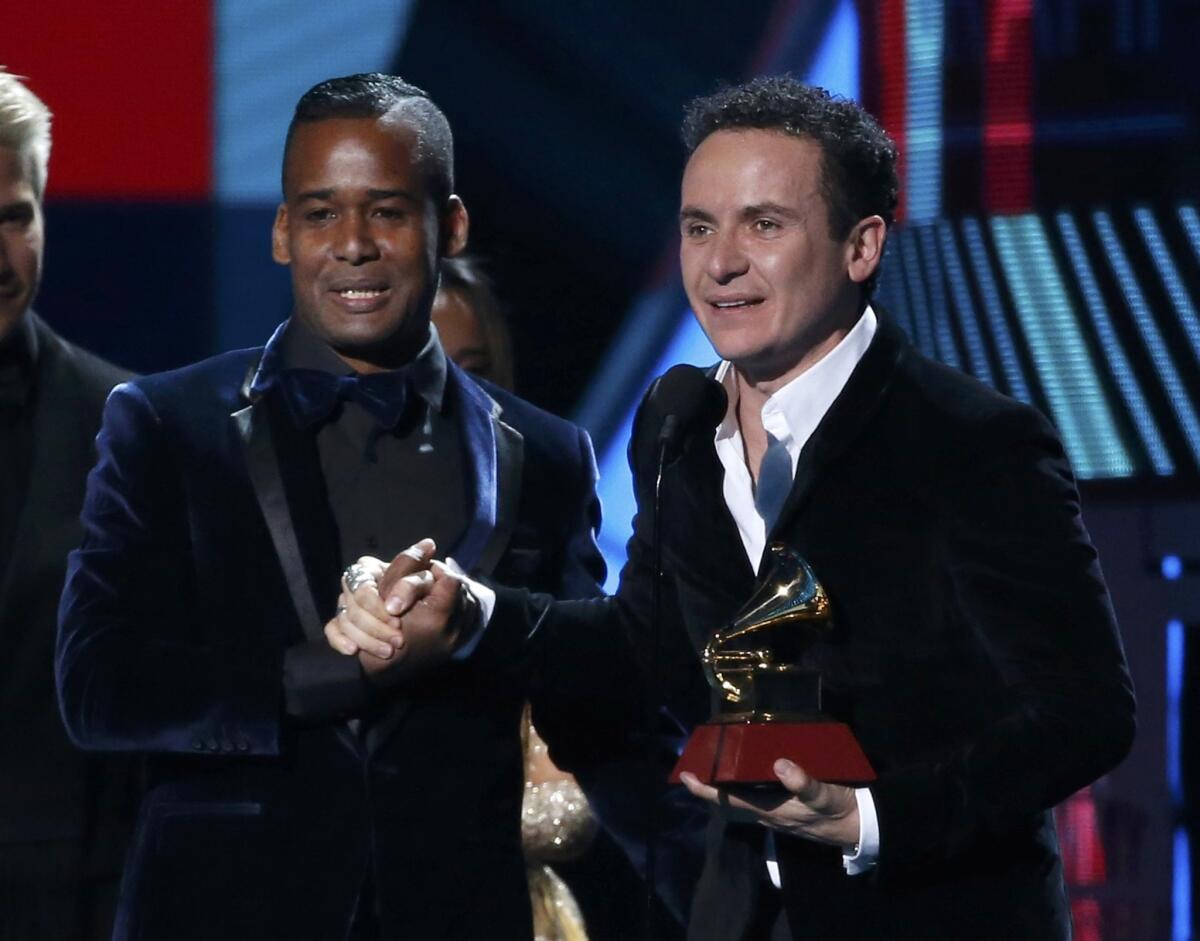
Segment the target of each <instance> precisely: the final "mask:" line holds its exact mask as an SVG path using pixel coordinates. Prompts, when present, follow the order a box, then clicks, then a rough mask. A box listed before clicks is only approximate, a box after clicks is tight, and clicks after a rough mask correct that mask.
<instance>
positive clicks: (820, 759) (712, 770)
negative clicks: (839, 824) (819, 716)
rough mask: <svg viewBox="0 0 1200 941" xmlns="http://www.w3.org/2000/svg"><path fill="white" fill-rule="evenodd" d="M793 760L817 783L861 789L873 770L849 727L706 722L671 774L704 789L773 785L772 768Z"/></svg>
mask: <svg viewBox="0 0 1200 941" xmlns="http://www.w3.org/2000/svg"><path fill="white" fill-rule="evenodd" d="M780 758H787V759H789V760H791V761H794V762H795V763H796V764H798V765H799V766H800V767H801V768H803V769H804V770H805V771H806V772H807V773H808V774H811V775H812V776H813V777H814V778H816V779H818V780H820V781H833V782H837V783H838V784H865V783H866V782H868V781H874V780H875V771H874V769H873V768H872V767H871V763H870V762H869V761H867V756H866V755H864V754H863V751H862V748H860V747H859V744H858V740H857V739H856V738H855V737H854V733H853V732H851V731H850V727H849V726H848V725H845V724H843V723H841V722H710V723H708V724H707V725H702V726H699V727H698V728H697V729H696V731H694V732H693V733H692V737H691V738H690V739H688V743H687V747H686V748H684V750H683V754H682V755H680V757H679V761H678V763H677V764H676V765H675V769H674V770H673V771H672V772H671V777H670V781H671V783H672V784H678V783H679V775H680V774H681V773H682V772H684V771H690V772H691V773H692V774H694V775H695V776H696V777H698V778H699V779H700V780H701V781H703V782H704V783H705V784H766V783H776V782H778V780H779V779H778V778H777V777H776V776H775V771H774V770H773V769H774V765H775V762H776V761H777V760H778V759H780Z"/></svg>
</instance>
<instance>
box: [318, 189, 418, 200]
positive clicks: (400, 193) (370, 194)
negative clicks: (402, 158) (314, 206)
mask: <svg viewBox="0 0 1200 941" xmlns="http://www.w3.org/2000/svg"><path fill="white" fill-rule="evenodd" d="M336 192H337V190H336V189H334V188H333V187H332V186H331V187H328V188H327V189H322V190H306V191H304V192H303V193H298V194H297V195H296V198H297V199H298V200H300V201H304V200H306V199H315V200H319V201H322V202H323V201H325V200H330V199H333V197H334V194H335V193H336ZM367 198H368V199H369V200H371V201H372V202H377V201H378V200H381V199H403V200H405V201H406V202H410V203H417V202H420V199H419V198H418V197H417V195H416V194H415V193H411V192H409V191H408V190H404V189H386V190H367Z"/></svg>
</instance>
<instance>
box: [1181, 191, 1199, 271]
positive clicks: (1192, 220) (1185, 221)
mask: <svg viewBox="0 0 1200 941" xmlns="http://www.w3.org/2000/svg"><path fill="white" fill-rule="evenodd" d="M1178 215H1179V224H1180V225H1181V226H1183V231H1184V232H1186V233H1187V237H1188V241H1189V242H1191V243H1192V253H1193V254H1194V255H1195V256H1196V261H1200V214H1198V213H1197V212H1196V207H1195V206H1193V205H1191V204H1190V203H1184V204H1183V205H1181V206H1180V207H1179V209H1178Z"/></svg>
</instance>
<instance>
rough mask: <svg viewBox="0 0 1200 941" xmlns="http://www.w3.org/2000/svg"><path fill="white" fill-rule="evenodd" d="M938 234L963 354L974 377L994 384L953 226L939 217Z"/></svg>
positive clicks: (994, 379)
mask: <svg viewBox="0 0 1200 941" xmlns="http://www.w3.org/2000/svg"><path fill="white" fill-rule="evenodd" d="M938 237H939V238H940V239H941V243H942V264H943V265H945V267H946V274H947V280H948V281H949V282H950V293H951V295H952V296H953V297H954V307H955V310H956V312H957V314H958V327H959V329H960V330H961V331H962V335H963V341H964V342H965V343H966V346H967V358H968V359H970V361H971V372H972V374H973V375H974V376H975V378H976V379H979V380H980V381H981V382H986V383H987V384H988V385H989V386H993V387H995V385H996V377H995V376H994V375H993V374H992V367H991V364H990V363H989V362H988V358H987V351H986V348H985V347H984V344H983V334H982V333H980V332H979V320H978V319H977V317H976V314H975V305H974V304H973V303H972V302H971V292H970V290H969V289H968V287H967V276H966V274H965V273H964V272H963V266H962V261H961V260H960V259H959V257H958V245H957V243H956V242H955V240H954V228H953V227H952V226H951V225H950V223H949V222H948V221H946V220H943V221H942V222H941V223H939V224H938Z"/></svg>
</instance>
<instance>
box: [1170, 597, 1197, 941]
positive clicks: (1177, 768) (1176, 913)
mask: <svg viewBox="0 0 1200 941" xmlns="http://www.w3.org/2000/svg"><path fill="white" fill-rule="evenodd" d="M1186 645H1187V631H1186V629H1185V628H1184V625H1183V622H1182V621H1179V620H1173V621H1170V622H1169V623H1168V624H1167V677H1166V680H1167V683H1166V694H1167V785H1168V787H1169V788H1170V790H1171V801H1172V803H1173V804H1174V805H1175V809H1176V810H1178V809H1180V808H1182V807H1183V799H1184V798H1183V765H1182V760H1181V759H1182V757H1183V756H1182V753H1181V751H1180V748H1181V745H1182V741H1181V732H1182V727H1181V725H1180V723H1181V719H1182V716H1181V714H1180V711H1181V706H1182V702H1183V683H1184V666H1185V664H1186V662H1187V661H1186V654H1187V649H1186ZM1173 856H1174V859H1173V860H1172V862H1173V866H1172V885H1171V937H1172V938H1173V939H1177V941H1191V939H1192V858H1191V856H1192V854H1191V846H1190V845H1189V841H1188V835H1187V830H1186V829H1185V828H1184V827H1178V828H1177V829H1176V830H1175V840H1174V845H1173Z"/></svg>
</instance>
